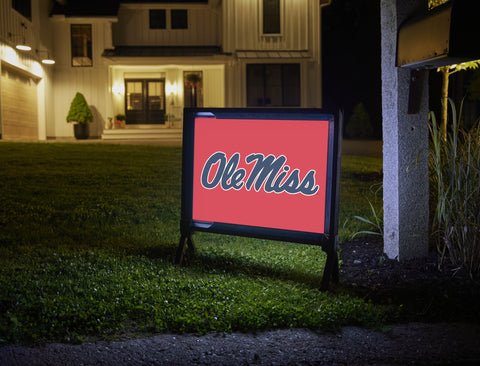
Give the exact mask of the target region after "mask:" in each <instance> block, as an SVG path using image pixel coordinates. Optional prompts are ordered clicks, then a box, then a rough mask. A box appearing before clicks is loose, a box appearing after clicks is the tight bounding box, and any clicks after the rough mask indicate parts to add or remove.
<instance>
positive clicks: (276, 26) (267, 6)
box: [262, 0, 281, 34]
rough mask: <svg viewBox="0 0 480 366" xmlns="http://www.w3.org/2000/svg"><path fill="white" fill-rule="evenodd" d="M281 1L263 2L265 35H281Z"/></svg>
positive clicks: (265, 0) (268, 0) (266, 0)
mask: <svg viewBox="0 0 480 366" xmlns="http://www.w3.org/2000/svg"><path fill="white" fill-rule="evenodd" d="M280 12H281V10H280V0H263V9H262V20H263V34H279V33H281V29H280V23H281V20H280V19H281V14H280Z"/></svg>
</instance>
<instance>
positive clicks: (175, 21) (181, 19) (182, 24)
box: [170, 9, 188, 29]
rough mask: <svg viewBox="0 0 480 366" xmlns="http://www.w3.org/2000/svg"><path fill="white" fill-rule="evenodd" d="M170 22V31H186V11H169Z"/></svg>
mask: <svg viewBox="0 0 480 366" xmlns="http://www.w3.org/2000/svg"><path fill="white" fill-rule="evenodd" d="M170 16H171V18H170V20H171V22H172V23H171V24H172V29H187V28H188V13H187V10H175V9H174V10H171V12H170Z"/></svg>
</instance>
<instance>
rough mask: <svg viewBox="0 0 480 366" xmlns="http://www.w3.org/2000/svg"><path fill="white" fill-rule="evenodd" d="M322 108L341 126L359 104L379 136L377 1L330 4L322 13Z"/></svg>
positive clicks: (347, 0) (340, 0) (335, 1)
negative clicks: (339, 116) (340, 116)
mask: <svg viewBox="0 0 480 366" xmlns="http://www.w3.org/2000/svg"><path fill="white" fill-rule="evenodd" d="M322 32H323V44H322V52H323V106H324V108H325V109H327V110H331V111H336V110H338V109H343V110H344V113H345V123H348V120H349V118H350V116H351V113H352V110H353V108H354V107H355V105H357V104H358V103H360V102H362V103H363V104H364V105H365V107H366V109H367V111H368V113H369V114H370V117H371V123H372V125H373V127H374V131H375V137H376V138H378V139H380V138H381V136H382V127H381V126H382V115H381V113H382V110H381V78H380V71H381V70H380V49H381V43H380V0H333V1H332V4H331V5H330V6H327V7H325V8H324V9H323V12H322Z"/></svg>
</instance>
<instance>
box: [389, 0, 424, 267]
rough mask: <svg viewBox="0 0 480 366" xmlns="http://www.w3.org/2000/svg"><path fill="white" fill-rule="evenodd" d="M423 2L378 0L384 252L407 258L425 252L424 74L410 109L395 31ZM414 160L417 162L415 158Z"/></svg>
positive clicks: (406, 75) (406, 73)
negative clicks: (416, 101)
mask: <svg viewBox="0 0 480 366" xmlns="http://www.w3.org/2000/svg"><path fill="white" fill-rule="evenodd" d="M426 3H427V1H426V0H381V5H380V6H381V32H382V34H381V42H382V53H381V54H382V61H381V63H382V65H381V70H382V114H383V174H384V177H383V208H384V252H385V253H386V254H387V256H388V257H389V258H391V259H397V260H406V259H409V258H418V257H423V256H425V255H427V253H428V226H429V225H428V211H429V206H428V196H429V188H428V75H427V73H426V72H424V75H425V77H424V78H423V80H420V86H421V88H419V89H417V90H418V91H419V96H418V97H419V98H420V109H419V111H418V112H417V113H415V114H409V113H408V101H409V89H410V76H411V74H410V73H411V70H410V69H404V68H398V67H396V66H395V61H396V44H397V31H398V29H399V27H400V25H401V23H402V22H403V21H404V20H405V19H406V18H408V17H409V16H410V15H411V14H412V13H414V12H415V11H416V10H418V9H419V7H422V6H423V7H426V6H427V4H426ZM417 158H418V160H417Z"/></svg>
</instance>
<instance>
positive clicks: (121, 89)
mask: <svg viewBox="0 0 480 366" xmlns="http://www.w3.org/2000/svg"><path fill="white" fill-rule="evenodd" d="M112 93H114V94H117V95H124V94H125V85H123V84H121V83H115V84H113V86H112Z"/></svg>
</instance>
